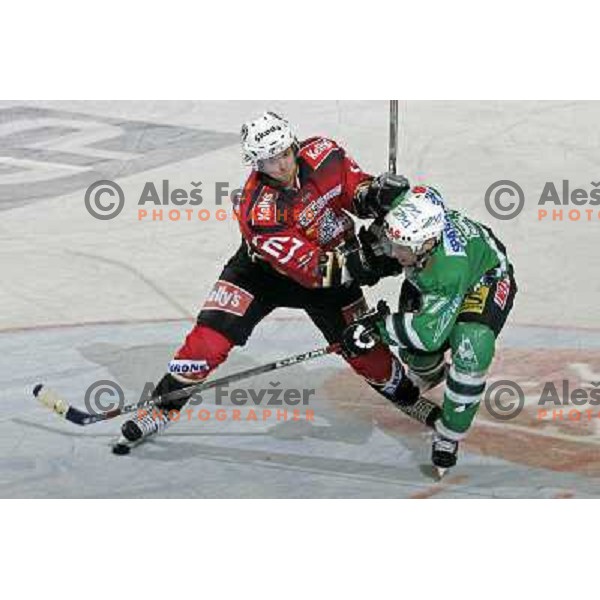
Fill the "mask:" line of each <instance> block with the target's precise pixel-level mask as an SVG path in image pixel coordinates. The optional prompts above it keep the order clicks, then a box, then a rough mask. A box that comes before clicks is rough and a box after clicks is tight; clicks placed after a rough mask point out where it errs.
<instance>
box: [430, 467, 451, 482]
mask: <svg viewBox="0 0 600 600" xmlns="http://www.w3.org/2000/svg"><path fill="white" fill-rule="evenodd" d="M433 472H434V474H435V476H436V478H437V480H438V481H441V480H442V479H443V478H444V475H445V474H446V473H447V472H448V469H445V468H444V467H433Z"/></svg>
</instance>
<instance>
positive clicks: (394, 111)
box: [388, 100, 398, 175]
mask: <svg viewBox="0 0 600 600" xmlns="http://www.w3.org/2000/svg"><path fill="white" fill-rule="evenodd" d="M397 155H398V100H390V146H389V162H388V171H389V172H390V173H394V175H395V174H396V157H397Z"/></svg>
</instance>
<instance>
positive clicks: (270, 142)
mask: <svg viewBox="0 0 600 600" xmlns="http://www.w3.org/2000/svg"><path fill="white" fill-rule="evenodd" d="M241 136H242V152H243V156H244V162H245V163H246V164H252V165H253V166H254V167H258V161H260V160H265V159H268V158H273V157H274V156H277V155H278V154H281V153H282V152H284V151H285V150H287V149H288V148H289V147H290V146H292V145H294V144H295V143H296V142H297V140H296V136H295V135H294V133H293V131H292V129H291V127H290V124H289V123H288V122H287V121H286V120H285V119H284V118H282V117H280V116H279V115H277V114H275V113H274V112H270V111H268V112H265V113H264V114H263V115H262V116H261V117H259V118H258V119H255V120H254V121H248V123H244V124H243V125H242V132H241Z"/></svg>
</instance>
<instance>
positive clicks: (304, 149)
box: [298, 136, 344, 170]
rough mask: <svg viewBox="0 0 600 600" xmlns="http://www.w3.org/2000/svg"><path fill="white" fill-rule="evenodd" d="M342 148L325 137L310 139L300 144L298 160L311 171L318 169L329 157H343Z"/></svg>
mask: <svg viewBox="0 0 600 600" xmlns="http://www.w3.org/2000/svg"><path fill="white" fill-rule="evenodd" d="M343 154H344V150H343V148H342V147H341V146H340V145H339V144H338V143H337V142H335V141H334V140H330V139H329V138H325V137H320V136H317V137H311V138H308V139H307V140H304V141H303V142H301V144H300V149H299V150H298V158H299V159H301V160H303V161H304V162H305V163H307V164H308V166H309V167H311V168H312V169H313V170H316V169H318V168H319V167H320V166H321V165H322V164H323V163H324V162H325V161H326V160H327V159H328V158H329V157H330V156H336V155H337V156H340V157H341V156H343Z"/></svg>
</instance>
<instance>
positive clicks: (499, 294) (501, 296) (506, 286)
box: [494, 277, 510, 310]
mask: <svg viewBox="0 0 600 600" xmlns="http://www.w3.org/2000/svg"><path fill="white" fill-rule="evenodd" d="M509 293H510V279H509V278H508V277H506V278H505V279H503V280H502V281H499V282H498V283H497V284H496V293H495V294H494V302H495V303H496V304H497V305H498V306H499V307H500V308H501V309H502V310H504V309H505V307H506V301H507V299H508V295H509Z"/></svg>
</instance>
